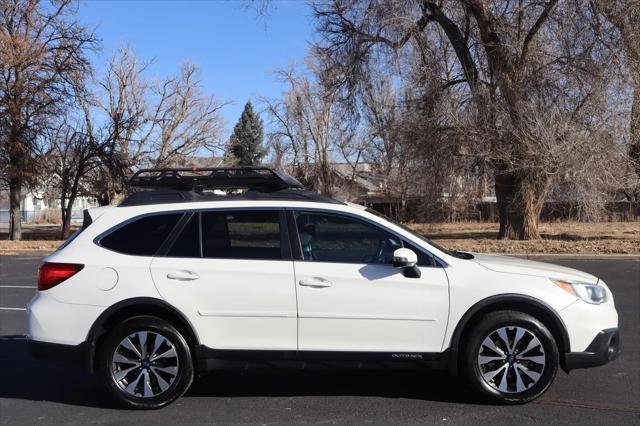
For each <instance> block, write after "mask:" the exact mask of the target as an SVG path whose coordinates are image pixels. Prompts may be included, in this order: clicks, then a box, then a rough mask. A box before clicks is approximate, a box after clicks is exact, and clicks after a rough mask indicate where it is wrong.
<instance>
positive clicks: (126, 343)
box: [120, 337, 142, 358]
mask: <svg viewBox="0 0 640 426" xmlns="http://www.w3.org/2000/svg"><path fill="white" fill-rule="evenodd" d="M120 345H121V346H123V347H125V348H127V349H129V350H130V351H131V352H133V353H134V354H136V355H138V357H139V358H142V354H141V353H140V351H139V350H138V348H136V347H135V345H134V344H133V342H132V341H131V339H130V338H129V337H127V338H126V339H124V340H123V341H122V343H120Z"/></svg>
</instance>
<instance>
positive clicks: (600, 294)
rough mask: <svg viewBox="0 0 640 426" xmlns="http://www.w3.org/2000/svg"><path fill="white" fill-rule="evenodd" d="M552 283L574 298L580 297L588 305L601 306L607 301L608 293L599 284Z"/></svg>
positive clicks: (556, 281)
mask: <svg viewBox="0 0 640 426" xmlns="http://www.w3.org/2000/svg"><path fill="white" fill-rule="evenodd" d="M551 281H552V282H553V283H554V284H555V285H557V286H558V287H560V288H561V289H563V290H564V291H566V292H567V293H570V294H571V295H573V296H576V297H579V298H580V299H582V300H584V301H585V302H587V303H591V304H593V305H599V304H601V303H604V302H606V301H607V291H606V290H605V289H604V287H602V286H599V285H598V284H590V283H582V282H579V281H568V280H558V279H553V278H551Z"/></svg>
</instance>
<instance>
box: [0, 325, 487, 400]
mask: <svg viewBox="0 0 640 426" xmlns="http://www.w3.org/2000/svg"><path fill="white" fill-rule="evenodd" d="M0 361H1V362H2V365H4V366H6V368H4V369H3V370H2V372H1V373H0V383H1V385H0V398H6V399H25V400H32V401H51V402H58V403H64V404H71V405H79V406H87V407H96V408H118V406H117V405H115V404H113V403H112V402H111V401H112V400H111V398H110V397H109V395H108V394H107V393H106V391H105V390H104V389H103V388H102V386H101V384H100V383H99V381H98V379H97V378H96V377H95V376H93V375H91V374H89V373H87V372H85V371H84V370H82V369H81V368H79V367H74V366H69V365H65V364H61V363H56V362H50V361H44V360H36V359H34V358H32V357H31V355H30V354H29V352H28V350H27V347H26V341H25V339H24V337H8V336H0ZM463 383H464V382H462V381H461V380H460V379H457V378H453V377H449V376H448V375H446V374H445V373H441V372H433V371H429V370H426V369H417V368H411V369H397V368H393V369H391V368H383V366H381V365H376V364H371V365H366V366H361V368H354V367H353V365H352V364H348V365H335V364H330V365H329V364H321V363H316V364H311V365H308V366H306V367H305V368H304V369H298V368H296V369H294V368H290V367H289V368H278V367H274V366H265V365H252V366H251V368H248V369H244V368H243V369H238V368H235V369H225V370H220V371H215V372H213V373H211V374H209V375H207V376H205V377H202V378H200V379H199V380H197V381H195V383H194V384H193V385H192V386H191V388H190V389H189V391H188V392H187V394H186V397H227V398H228V397H270V396H274V397H280V396H287V397H289V396H366V397H369V396H375V397H382V398H410V399H423V400H431V401H446V402H458V403H477V402H478V401H476V400H474V398H473V394H472V393H471V392H470V391H469V390H468V389H466V386H465V385H464V384H463ZM461 384H462V385H461Z"/></svg>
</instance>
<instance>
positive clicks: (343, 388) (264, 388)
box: [186, 364, 480, 404]
mask: <svg viewBox="0 0 640 426" xmlns="http://www.w3.org/2000/svg"><path fill="white" fill-rule="evenodd" d="M186 396H187V397H208V396H217V397H265V396H278V397H282V396H285V397H295V396H363V397H381V398H408V399H421V400H429V401H442V402H454V403H474V404H477V403H479V402H480V401H478V400H477V398H474V395H473V393H472V392H471V391H470V390H468V389H466V384H465V383H464V382H463V381H462V380H461V379H459V378H456V377H450V376H448V375H447V374H446V373H444V372H438V371H431V370H427V369H425V368H415V367H414V368H408V369H397V368H384V367H383V366H381V365H370V366H366V367H363V368H352V367H347V366H344V367H336V366H330V367H329V366H325V365H322V364H317V365H311V366H309V367H308V368H305V369H304V370H301V369H291V368H264V367H254V368H249V369H247V370H222V371H214V372H212V373H211V374H209V375H207V376H205V377H203V378H201V379H199V380H198V381H197V382H195V383H194V384H193V385H192V386H191V388H190V389H189V391H188V392H187V394H186Z"/></svg>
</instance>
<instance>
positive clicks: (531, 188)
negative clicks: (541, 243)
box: [495, 171, 549, 240]
mask: <svg viewBox="0 0 640 426" xmlns="http://www.w3.org/2000/svg"><path fill="white" fill-rule="evenodd" d="M495 182H496V203H497V205H498V215H499V218H500V231H499V233H498V239H516V240H535V239H539V238H540V232H539V230H538V223H539V221H540V213H541V211H542V207H543V206H544V201H545V199H546V196H547V192H548V189H549V180H548V178H547V177H546V176H540V175H536V174H526V173H524V172H520V173H510V172H499V171H496V174H495Z"/></svg>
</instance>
